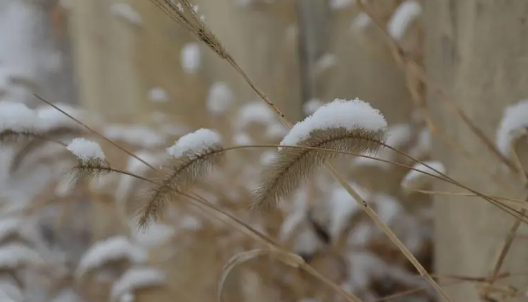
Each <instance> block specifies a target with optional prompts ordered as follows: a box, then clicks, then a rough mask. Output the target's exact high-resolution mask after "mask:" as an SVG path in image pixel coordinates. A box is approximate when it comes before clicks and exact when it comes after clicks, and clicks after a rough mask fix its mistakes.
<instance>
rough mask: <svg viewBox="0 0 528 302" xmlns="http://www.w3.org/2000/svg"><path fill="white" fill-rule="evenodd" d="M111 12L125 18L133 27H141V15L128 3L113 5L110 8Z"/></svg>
mask: <svg viewBox="0 0 528 302" xmlns="http://www.w3.org/2000/svg"><path fill="white" fill-rule="evenodd" d="M110 11H111V12H112V14H114V15H116V16H118V17H120V18H123V19H124V20H126V21H127V22H129V23H130V24H132V25H136V26H138V25H141V24H142V20H141V15H140V14H139V13H138V12H137V11H136V10H135V9H134V8H133V7H132V6H130V4H127V3H112V5H111V6H110Z"/></svg>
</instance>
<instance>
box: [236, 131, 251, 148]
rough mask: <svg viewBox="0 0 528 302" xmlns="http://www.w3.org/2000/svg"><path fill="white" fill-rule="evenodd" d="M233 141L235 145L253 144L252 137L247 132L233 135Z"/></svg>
mask: <svg viewBox="0 0 528 302" xmlns="http://www.w3.org/2000/svg"><path fill="white" fill-rule="evenodd" d="M233 142H234V143H235V145H251V144H253V140H252V139H251V136H249V135H248V134H247V133H244V132H239V133H237V134H235V136H234V137H233Z"/></svg>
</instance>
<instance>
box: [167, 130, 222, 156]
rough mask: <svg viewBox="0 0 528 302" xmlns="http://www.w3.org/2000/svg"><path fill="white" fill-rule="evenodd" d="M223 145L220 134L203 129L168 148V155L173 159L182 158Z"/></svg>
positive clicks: (183, 137)
mask: <svg viewBox="0 0 528 302" xmlns="http://www.w3.org/2000/svg"><path fill="white" fill-rule="evenodd" d="M221 143H222V138H221V137H220V135H219V134H218V132H216V131H213V130H211V129H205V128H202V129H199V130H196V131H194V132H191V133H189V134H187V135H184V136H182V137H181V138H180V139H179V140H177V141H176V143H175V144H174V145H172V146H171V147H169V148H167V154H169V155H170V156H172V157H182V156H184V155H188V154H193V153H199V152H203V151H205V150H207V149H209V148H212V147H217V146H219V145H220V144H221Z"/></svg>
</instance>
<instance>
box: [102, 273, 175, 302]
mask: <svg viewBox="0 0 528 302" xmlns="http://www.w3.org/2000/svg"><path fill="white" fill-rule="evenodd" d="M165 278H166V276H165V274H164V273H163V272H162V271H160V270H158V269H154V268H148V267H132V268H130V269H129V270H127V271H126V272H125V273H124V274H123V275H122V276H121V277H120V278H119V280H117V281H116V282H114V284H113V285H112V289H111V293H110V298H111V300H112V301H116V302H121V301H123V300H122V299H121V298H122V297H123V295H127V294H128V296H130V294H132V296H133V294H134V292H135V291H137V290H141V289H143V288H149V287H157V286H162V285H164V283H165ZM132 301H134V300H132Z"/></svg>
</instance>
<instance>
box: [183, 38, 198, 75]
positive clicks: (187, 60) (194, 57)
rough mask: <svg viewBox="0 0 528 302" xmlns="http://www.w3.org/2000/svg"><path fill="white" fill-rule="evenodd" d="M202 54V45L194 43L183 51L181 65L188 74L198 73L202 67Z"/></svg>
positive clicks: (189, 44)
mask: <svg viewBox="0 0 528 302" xmlns="http://www.w3.org/2000/svg"><path fill="white" fill-rule="evenodd" d="M201 56H202V54H201V51H200V45H199V44H198V43H195V42H192V43H187V44H186V45H185V46H183V48H182V50H181V64H182V67H183V70H185V72H187V73H191V74H192V73H196V71H198V69H199V68H200V66H201V63H202V62H201V60H202V58H201Z"/></svg>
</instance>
